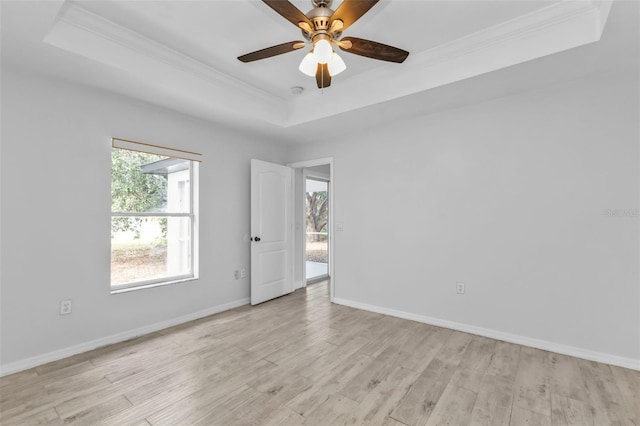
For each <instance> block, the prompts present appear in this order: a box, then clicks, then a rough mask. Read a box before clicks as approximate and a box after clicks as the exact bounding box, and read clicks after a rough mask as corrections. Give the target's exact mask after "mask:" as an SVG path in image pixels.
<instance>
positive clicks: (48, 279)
mask: <svg viewBox="0 0 640 426" xmlns="http://www.w3.org/2000/svg"><path fill="white" fill-rule="evenodd" d="M1 136H2V156H1V161H2V163H1V164H2V167H1V169H2V247H1V250H2V251H1V257H2V271H1V283H2V286H1V290H2V305H1V308H2V314H1V319H2V324H1V337H2V338H1V343H2V348H1V353H0V354H1V355H0V356H1V362H2V368H3V371H5V372H6V371H8V370H15V369H17V368H22V367H25V366H29V365H30V364H33V363H34V362H41V361H44V360H47V359H50V358H51V356H54V357H55V356H62V355H65V354H68V351H69V350H80V349H83V348H85V347H84V346H83V345H84V344H86V343H87V342H102V343H104V342H107V341H109V339H110V338H113V337H114V336H115V338H117V337H118V336H119V337H123V336H127V335H128V333H130V332H131V330H141V329H145V327H147V328H146V329H148V327H150V326H152V325H153V324H156V323H163V322H165V323H166V321H171V320H173V319H176V318H183V319H184V318H187V317H189V316H192V315H195V314H198V313H202V312H210V311H212V310H213V311H214V310H216V307H223V308H224V307H228V306H232V305H234V304H237V303H243V302H244V301H246V298H247V297H248V296H249V281H248V278H247V279H242V280H234V278H233V270H234V269H236V268H238V267H241V266H244V267H246V268H247V269H249V253H250V252H249V249H250V247H249V244H248V242H245V241H243V237H244V236H245V235H247V236H248V234H249V225H250V221H249V202H250V197H249V171H250V168H249V167H250V166H249V164H250V161H249V160H250V159H251V158H259V159H262V160H266V161H273V162H279V163H282V162H283V159H284V154H285V148H284V147H283V146H281V145H278V144H275V143H272V142H268V141H264V140H259V139H258V138H256V137H253V136H249V135H244V134H242V133H240V132H238V131H232V130H229V129H225V128H222V127H220V126H216V125H213V124H210V123H205V122H203V121H200V120H197V119H193V118H189V117H186V116H183V115H179V114H176V113H172V112H169V111H167V110H163V109H160V108H155V107H152V106H148V105H146V104H143V103H140V102H136V101H132V100H129V99H127V98H124V97H119V96H116V95H111V94H107V93H105V92H102V91H99V90H93V89H89V88H83V87H80V86H75V85H71V84H67V83H64V82H61V81H57V80H48V79H44V78H40V77H33V76H31V77H30V76H24V75H17V74H16V73H14V72H11V71H9V70H3V72H2V134H1ZM112 136H114V137H121V138H125V139H132V140H137V141H142V142H149V143H154V144H158V145H166V146H170V147H176V148H182V149H187V150H192V151H198V152H202V153H203V154H204V157H205V160H204V162H203V164H202V166H201V167H200V279H199V280H197V281H194V282H190V283H184V284H176V285H171V286H164V287H158V288H154V289H148V290H142V291H134V292H129V293H125V294H118V295H111V294H110V292H109V267H110V239H109V236H110V208H111V204H110V203H111V201H110V182H111V180H110V167H111V163H110V161H111V160H110V138H111V137H112ZM67 298H69V299H72V300H73V313H72V314H71V315H68V316H59V315H58V309H59V302H60V300H62V299H67ZM105 339H106V340H105ZM69 348H71V349H69ZM74 348H75V349H74ZM65 351H66V352H65Z"/></svg>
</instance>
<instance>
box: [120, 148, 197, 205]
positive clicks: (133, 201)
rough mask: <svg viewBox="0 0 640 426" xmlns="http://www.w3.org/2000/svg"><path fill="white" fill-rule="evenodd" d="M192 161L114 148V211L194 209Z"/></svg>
mask: <svg viewBox="0 0 640 426" xmlns="http://www.w3.org/2000/svg"><path fill="white" fill-rule="evenodd" d="M190 169H191V161H188V160H182V159H179V158H173V157H165V156H162V155H155V154H147V153H144V152H136V151H129V150H126V149H119V148H112V150H111V211H112V212H127V213H129V212H134V213H142V212H147V213H149V212H151V213H153V212H170V213H189V212H191V198H190V193H191V189H190V184H191V182H190V176H191V173H190Z"/></svg>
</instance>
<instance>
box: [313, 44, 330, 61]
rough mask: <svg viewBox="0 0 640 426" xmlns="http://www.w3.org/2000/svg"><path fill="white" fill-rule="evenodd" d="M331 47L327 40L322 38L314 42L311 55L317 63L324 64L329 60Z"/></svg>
mask: <svg viewBox="0 0 640 426" xmlns="http://www.w3.org/2000/svg"><path fill="white" fill-rule="evenodd" d="M332 53H333V48H332V47H331V43H329V41H328V40H326V39H324V38H322V39H320V40H318V41H316V42H315V44H314V47H313V56H314V57H315V59H316V62H317V63H319V64H326V63H327V62H329V61H330V60H331V54H332Z"/></svg>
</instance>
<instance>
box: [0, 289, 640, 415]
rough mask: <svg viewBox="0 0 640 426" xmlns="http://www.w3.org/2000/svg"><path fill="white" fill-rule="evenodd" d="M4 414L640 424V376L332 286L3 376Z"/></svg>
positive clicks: (2, 397)
mask: <svg viewBox="0 0 640 426" xmlns="http://www.w3.org/2000/svg"><path fill="white" fill-rule="evenodd" d="M0 385H1V392H2V394H1V405H0V410H1V412H0V415H1V417H0V419H1V423H2V425H6V426H9V425H35V424H54V425H55V424H74V425H299V424H300V425H302V424H305V425H320V426H328V425H343V424H348V425H352V424H353V425H359V424H371V425H388V426H393V425H395V426H401V425H424V424H427V425H467V424H473V425H492V426H494V425H495V426H499V425H580V426H582V425H595V426H600V425H639V424H640V373H639V372H635V371H631V370H625V369H622V368H618V367H612V366H609V365H605V364H599V363H596V362H590V361H585V360H581V359H577V358H572V357H568V356H564V355H559V354H554V353H550V352H545V351H541V350H537V349H531V348H528V347H523V346H519V345H514V344H509V343H504V342H500V341H496V340H492V339H487V338H483V337H478V336H474V335H471V334H465V333H461V332H456V331H451V330H447V329H443V328H438V327H432V326H428V325H425V324H420V323H417V322H412V321H406V320H402V319H398V318H393V317H388V316H384V315H380V314H375V313H370V312H366V311H359V310H356V309H352V308H348V307H344V306H339V305H332V304H331V303H329V301H328V290H327V285H326V283H320V284H315V285H313V286H310V287H309V288H308V289H307V290H299V291H297V292H295V293H293V294H291V295H289V296H285V297H282V298H279V299H276V300H273V301H271V302H267V303H264V304H262V305H259V306H257V307H249V306H245V307H241V308H238V309H234V310H232V311H228V312H225V313H222V314H218V315H214V316H211V317H207V318H204V319H201V320H197V321H193V322H190V323H188V324H184V325H180V326H177V327H173V328H170V329H167V330H164V331H162V332H158V333H153V334H150V335H148V336H144V337H141V338H138V339H135V340H132V341H128V342H124V343H120V344H116V345H113V346H109V347H106V348H101V349H97V350H95V351H91V352H88V353H85V354H81V355H78V356H74V357H71V358H67V359H64V360H61V361H56V362H53V363H50V364H47V365H43V366H40V367H37V368H35V369H31V370H27V371H23V372H20V373H17V374H14V375H10V376H6V377H4V378H2V379H0Z"/></svg>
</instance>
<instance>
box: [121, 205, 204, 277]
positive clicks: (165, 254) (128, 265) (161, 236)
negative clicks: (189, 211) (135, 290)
mask: <svg viewBox="0 0 640 426" xmlns="http://www.w3.org/2000/svg"><path fill="white" fill-rule="evenodd" d="M191 273H192V271H191V218H189V217H179V218H176V217H168V218H167V217H127V216H123V217H113V218H112V219H111V285H112V286H114V285H121V284H129V283H135V282H140V281H149V280H162V279H163V278H167V277H173V276H181V275H190V274H191Z"/></svg>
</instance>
